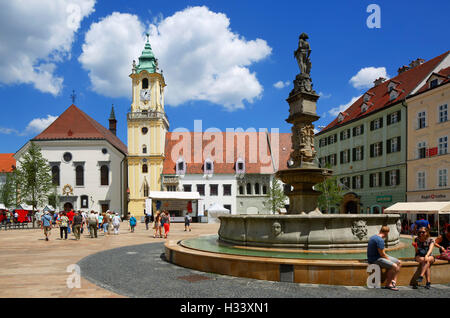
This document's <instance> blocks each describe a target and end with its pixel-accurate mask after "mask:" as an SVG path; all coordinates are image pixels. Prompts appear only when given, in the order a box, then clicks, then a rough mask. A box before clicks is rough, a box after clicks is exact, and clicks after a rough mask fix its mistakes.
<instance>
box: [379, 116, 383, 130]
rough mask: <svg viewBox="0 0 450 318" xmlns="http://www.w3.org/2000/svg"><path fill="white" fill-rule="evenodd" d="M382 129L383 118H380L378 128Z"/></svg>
mask: <svg viewBox="0 0 450 318" xmlns="http://www.w3.org/2000/svg"><path fill="white" fill-rule="evenodd" d="M382 127H383V117H381V118H380V128H382Z"/></svg>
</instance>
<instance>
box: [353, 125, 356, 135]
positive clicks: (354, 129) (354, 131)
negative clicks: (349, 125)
mask: <svg viewBox="0 0 450 318" xmlns="http://www.w3.org/2000/svg"><path fill="white" fill-rule="evenodd" d="M355 136H356V127H353V137H355Z"/></svg>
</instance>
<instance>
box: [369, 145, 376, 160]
mask: <svg viewBox="0 0 450 318" xmlns="http://www.w3.org/2000/svg"><path fill="white" fill-rule="evenodd" d="M374 147H375V144H371V145H370V158H373V152H374V149H373V148H374Z"/></svg>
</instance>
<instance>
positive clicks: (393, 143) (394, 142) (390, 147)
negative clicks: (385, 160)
mask: <svg viewBox="0 0 450 318" xmlns="http://www.w3.org/2000/svg"><path fill="white" fill-rule="evenodd" d="M400 140H401V139H400V137H395V138H391V139H388V140H387V153H392V152H398V151H400V149H401V147H400Z"/></svg>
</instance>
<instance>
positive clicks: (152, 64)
mask: <svg viewBox="0 0 450 318" xmlns="http://www.w3.org/2000/svg"><path fill="white" fill-rule="evenodd" d="M148 36H149V35H148V34H147V43H145V47H144V50H143V51H142V55H141V56H140V57H139V65H138V66H136V73H137V74H139V73H140V72H142V71H143V70H146V71H147V72H149V73H155V72H156V58H155V55H154V54H153V51H152V47H151V45H150V42H149V40H148Z"/></svg>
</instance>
